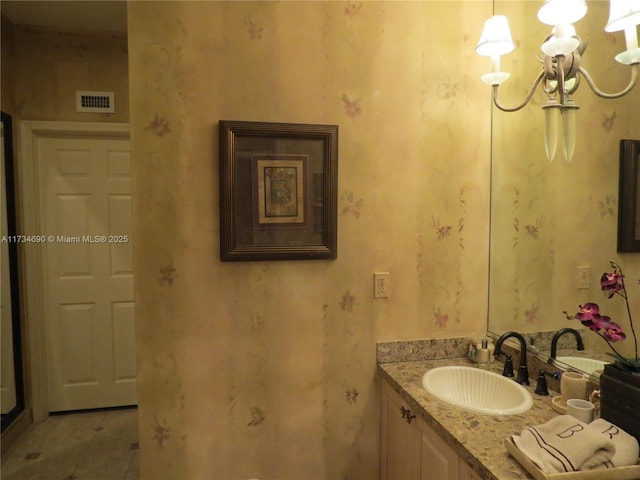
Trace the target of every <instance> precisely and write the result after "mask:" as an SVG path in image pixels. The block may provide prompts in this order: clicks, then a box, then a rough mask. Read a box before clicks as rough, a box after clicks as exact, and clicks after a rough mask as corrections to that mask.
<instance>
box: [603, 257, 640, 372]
mask: <svg viewBox="0 0 640 480" xmlns="http://www.w3.org/2000/svg"><path fill="white" fill-rule="evenodd" d="M617 267H618V269H619V270H620V276H621V278H620V284H621V285H622V292H624V294H623V293H621V292H620V291H618V293H620V295H622V298H624V303H625V304H626V305H627V315H628V317H629V323H630V324H631V334H632V335H633V346H634V347H635V355H636V362H637V361H638V337H636V330H635V328H633V320H632V317H631V306H630V305H629V299H628V297H627V287H625V286H624V276H623V275H622V268H620V266H619V265H617ZM607 343H609V342H607ZM609 346H611V345H609ZM611 348H613V347H611ZM614 352H615V350H614ZM616 353H618V352H616Z"/></svg>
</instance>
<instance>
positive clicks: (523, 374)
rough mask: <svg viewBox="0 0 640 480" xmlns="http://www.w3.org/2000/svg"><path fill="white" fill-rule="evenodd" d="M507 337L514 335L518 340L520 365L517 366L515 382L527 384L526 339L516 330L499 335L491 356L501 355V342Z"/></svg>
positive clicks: (497, 356)
mask: <svg viewBox="0 0 640 480" xmlns="http://www.w3.org/2000/svg"><path fill="white" fill-rule="evenodd" d="M509 337H515V338H517V339H518V340H519V341H520V366H519V367H518V375H517V376H516V382H518V383H519V384H521V385H529V369H528V368H527V341H526V340H525V339H524V337H523V336H522V335H520V334H519V333H518V332H506V333H503V334H502V335H500V338H498V342H497V343H496V348H495V350H494V352H493V356H494V357H496V358H499V357H500V355H503V352H502V344H503V343H504V341H505V340H506V339H507V338H509Z"/></svg>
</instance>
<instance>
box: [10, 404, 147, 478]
mask: <svg viewBox="0 0 640 480" xmlns="http://www.w3.org/2000/svg"><path fill="white" fill-rule="evenodd" d="M139 460H140V458H139V450H138V411H137V410H136V409H135V408H131V409H121V410H107V411H91V412H82V413H70V414H64V415H52V416H50V417H49V418H47V419H46V420H45V421H44V422H41V423H37V424H34V425H31V426H30V427H29V429H28V430H27V431H26V432H25V433H24V434H23V435H22V436H21V437H19V438H18V440H17V441H16V442H15V443H14V444H13V445H11V446H10V447H9V448H8V449H7V451H6V452H2V464H1V466H0V478H2V480H139V479H140V462H139Z"/></svg>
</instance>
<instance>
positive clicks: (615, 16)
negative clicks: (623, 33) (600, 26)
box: [604, 0, 640, 32]
mask: <svg viewBox="0 0 640 480" xmlns="http://www.w3.org/2000/svg"><path fill="white" fill-rule="evenodd" d="M638 24H640V0H611V9H610V10H609V21H608V22H607V25H606V27H604V30H605V31H606V32H618V31H620V30H624V29H625V28H628V27H635V26H636V25H638Z"/></svg>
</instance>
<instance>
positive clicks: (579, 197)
mask: <svg viewBox="0 0 640 480" xmlns="http://www.w3.org/2000/svg"><path fill="white" fill-rule="evenodd" d="M541 4H542V2H541V1H540V2H518V1H502V0H495V1H494V12H495V14H504V15H506V16H507V17H508V19H509V23H510V26H511V33H512V36H513V39H514V42H515V43H516V45H517V46H516V49H515V50H514V51H513V52H511V53H510V54H508V55H505V56H503V57H502V59H501V63H502V70H504V71H507V72H510V73H511V78H510V79H509V80H508V81H507V82H506V83H505V84H503V85H502V86H501V87H500V91H499V98H500V101H501V102H502V103H503V104H504V105H507V106H512V105H516V104H519V103H520V102H521V101H522V100H524V97H525V95H526V92H527V91H528V89H529V86H530V84H531V83H532V82H533V79H534V78H535V76H536V75H537V73H538V72H539V71H540V69H541V64H540V63H539V62H538V61H537V60H536V56H537V55H538V56H539V52H540V44H541V43H542V41H543V40H544V38H545V37H546V36H547V35H548V34H549V32H550V27H548V26H546V25H544V24H542V23H540V22H539V21H538V20H537V10H538V8H539V7H540V5H541ZM587 4H588V12H587V15H586V17H585V18H583V19H582V20H580V21H579V22H578V23H577V24H576V29H577V31H578V35H580V36H581V38H582V40H583V41H584V40H586V41H588V43H589V45H588V48H587V50H586V51H585V53H584V55H583V58H582V66H583V67H584V68H586V69H587V70H588V71H589V73H590V74H591V76H592V78H593V79H594V81H595V82H596V84H597V85H598V87H599V88H600V89H601V90H603V91H605V92H617V91H619V90H622V89H623V88H624V87H625V86H626V85H627V83H628V82H629V78H630V72H629V70H630V69H629V67H627V66H624V65H620V64H618V63H617V62H616V61H615V60H614V57H615V55H616V54H618V53H619V52H621V51H622V50H624V48H625V47H624V45H625V41H624V34H623V32H615V33H605V32H604V25H605V24H606V22H607V19H608V15H609V2H598V1H588V2H587ZM481 28H482V26H481V25H480V24H479V25H478V33H479V32H480V30H481ZM488 68H489V65H488V63H487V69H488ZM478 81H479V80H478ZM489 96H490V90H489V87H487V97H489ZM574 100H575V102H576V103H577V104H578V105H579V106H580V109H579V110H578V112H577V123H576V125H577V145H576V150H575V155H574V157H573V160H572V161H571V162H566V161H565V160H564V158H563V155H562V144H560V145H559V146H558V154H556V157H555V159H554V160H553V162H549V161H548V160H547V158H546V155H545V150H544V112H543V110H542V108H541V106H542V105H544V104H545V103H546V96H545V94H544V93H543V92H542V91H541V90H540V88H538V89H537V91H536V93H535V95H534V96H533V98H532V100H531V101H530V102H529V105H527V106H526V107H525V108H524V109H522V110H520V111H518V112H513V113H506V112H502V111H500V110H498V109H497V108H495V107H494V108H493V109H492V158H491V162H492V173H491V183H492V185H491V239H490V268H489V270H490V278H489V311H488V330H489V332H491V333H493V334H495V335H500V334H502V333H504V332H505V331H509V330H515V331H518V332H520V333H523V334H528V335H529V336H532V337H534V338H538V335H536V334H539V333H540V332H548V333H549V335H547V337H546V338H547V339H549V338H550V336H552V335H553V333H554V332H555V331H557V330H558V329H560V328H564V327H572V328H580V327H581V325H580V323H579V322H578V321H577V320H567V318H566V316H565V315H564V314H563V311H564V310H566V311H568V312H569V313H571V314H573V313H575V312H577V307H578V305H580V304H583V303H586V302H595V303H598V304H599V305H600V307H601V311H603V314H605V315H608V316H610V317H611V318H612V319H613V320H614V321H616V322H618V323H620V324H621V325H622V326H623V328H624V329H625V331H626V332H627V333H629V323H628V316H627V313H626V309H625V308H624V302H623V301H622V300H621V299H619V298H618V299H610V300H608V299H607V298H606V297H605V296H604V295H603V293H602V292H601V290H600V276H601V275H602V273H603V272H606V271H611V268H610V266H609V260H615V261H616V262H617V263H619V264H620V265H621V266H622V267H623V269H624V273H625V274H626V275H627V279H628V280H627V287H628V289H629V290H630V291H632V290H638V291H637V292H631V294H630V296H633V297H634V299H636V298H637V297H639V296H640V287H637V286H636V284H637V280H638V278H639V277H640V273H639V272H640V256H639V255H638V254H618V253H617V252H616V244H617V231H618V169H619V152H620V140H621V139H633V138H638V136H639V134H640V115H638V109H639V108H640V85H636V87H635V88H634V90H632V91H631V93H629V94H628V95H626V96H625V97H622V98H620V99H615V100H605V99H601V98H599V97H597V96H596V95H595V94H594V93H593V92H592V91H591V89H590V88H589V86H588V85H587V83H586V82H585V81H583V82H582V83H581V85H580V87H579V89H578V91H577V92H576V94H575V95H574ZM632 300H633V299H632ZM634 309H635V310H637V311H640V310H638V309H640V304H639V303H636V304H635V305H634ZM525 336H527V335H525ZM630 336H631V335H629V337H630ZM563 337H564V338H563V341H564V340H565V338H566V341H567V342H568V341H570V340H571V339H570V338H568V336H563ZM583 338H584V341H585V347H586V350H585V351H586V352H588V353H589V354H590V356H593V357H594V358H603V357H604V359H605V360H611V357H609V356H608V355H606V354H605V352H606V351H609V349H608V346H607V344H606V343H605V342H604V341H603V340H602V339H601V338H599V337H598V336H597V335H595V334H593V333H591V332H589V331H586V332H585V333H584V335H583ZM631 343H632V341H631V342H629V341H626V342H621V344H626V345H624V346H622V345H621V344H620V345H621V347H622V349H624V350H626V352H627V353H625V354H630V353H631V350H632V348H631V347H632V345H631ZM574 345H575V341H574ZM616 347H617V346H616ZM617 348H618V347H617ZM540 350H541V351H542V352H541V354H542V355H547V356H548V342H547V343H546V344H545V345H542V346H540ZM580 353H581V354H582V353H583V352H580Z"/></svg>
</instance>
